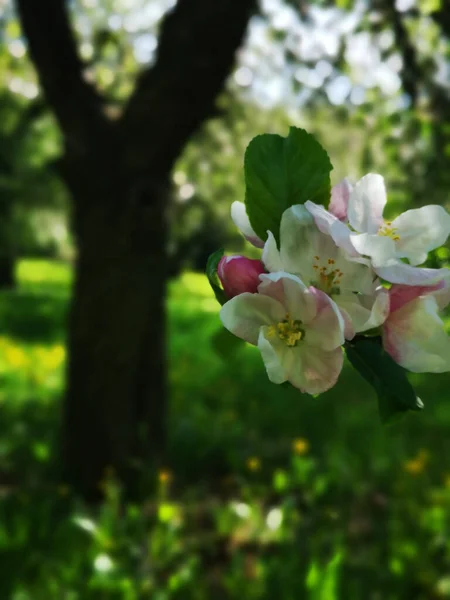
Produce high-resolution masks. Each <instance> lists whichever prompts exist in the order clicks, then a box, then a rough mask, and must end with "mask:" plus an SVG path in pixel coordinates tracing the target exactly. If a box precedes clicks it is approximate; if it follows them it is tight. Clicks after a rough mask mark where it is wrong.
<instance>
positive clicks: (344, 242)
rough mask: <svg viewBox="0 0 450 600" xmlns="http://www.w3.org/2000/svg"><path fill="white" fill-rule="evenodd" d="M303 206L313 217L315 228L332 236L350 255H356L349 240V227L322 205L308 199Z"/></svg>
mask: <svg viewBox="0 0 450 600" xmlns="http://www.w3.org/2000/svg"><path fill="white" fill-rule="evenodd" d="M304 206H305V208H306V209H307V210H308V212H309V213H311V215H312V216H313V217H314V221H315V223H316V225H317V228H318V229H319V231H321V232H322V233H324V234H326V235H329V236H331V237H332V239H333V241H334V243H335V244H336V245H337V246H339V248H344V249H345V250H346V251H347V252H348V253H349V254H350V255H356V254H357V253H356V252H355V249H354V248H353V245H352V243H351V241H350V229H349V228H348V227H347V225H345V224H344V223H342V222H341V221H340V220H339V219H338V218H337V217H336V216H335V215H333V214H331V213H330V212H329V211H327V210H325V209H324V207H323V206H320V205H319V204H314V202H311V201H310V200H308V201H307V202H305V205H304Z"/></svg>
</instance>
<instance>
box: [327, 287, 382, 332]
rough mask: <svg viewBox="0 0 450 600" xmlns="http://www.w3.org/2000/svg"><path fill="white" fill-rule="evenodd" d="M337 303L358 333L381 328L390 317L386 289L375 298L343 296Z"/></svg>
mask: <svg viewBox="0 0 450 600" xmlns="http://www.w3.org/2000/svg"><path fill="white" fill-rule="evenodd" d="M336 303H337V304H338V306H339V308H341V309H344V310H345V311H346V312H347V314H348V315H349V317H350V319H351V322H352V325H353V328H354V330H355V332H356V333H360V332H362V331H368V330H369V329H373V328H374V327H379V326H380V325H382V324H383V323H384V322H385V321H386V319H387V317H388V315H389V293H388V290H386V289H384V288H380V289H379V290H378V291H377V293H376V294H375V295H374V296H367V295H360V294H341V295H340V296H337V297H336ZM346 337H347V336H346ZM347 339H348V338H347Z"/></svg>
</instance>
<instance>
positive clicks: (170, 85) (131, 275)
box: [16, 0, 256, 498]
mask: <svg viewBox="0 0 450 600" xmlns="http://www.w3.org/2000/svg"><path fill="white" fill-rule="evenodd" d="M16 5H17V8H18V12H19V15H20V21H21V24H22V27H23V31H24V33H25V35H26V37H27V40H28V46H29V50H30V55H31V58H32V60H33V62H34V64H35V66H36V68H37V71H38V73H39V80H40V83H41V85H42V88H43V90H44V92H45V95H46V99H47V101H48V102H49V104H50V105H51V107H52V108H53V110H54V113H55V116H56V118H57V120H58V123H59V125H60V127H61V131H62V133H63V139H64V143H65V150H66V154H65V159H64V160H63V161H62V163H61V167H62V171H63V176H64V178H65V180H66V183H67V185H68V187H69V188H70V191H71V193H72V199H73V206H74V209H75V231H76V237H77V243H78V252H79V255H78V261H77V266H76V281H75V289H74V294H73V306H72V313H71V322H70V331H69V364H68V373H67V377H68V381H67V385H68V391H67V397H66V403H65V412H64V423H65V431H64V438H63V439H64V454H65V464H66V466H67V475H68V478H69V481H70V482H71V483H73V484H74V485H75V486H76V488H77V489H78V491H80V492H81V493H83V494H84V495H85V496H86V497H88V498H89V497H95V496H97V495H98V483H99V481H100V480H101V479H102V478H103V476H104V471H105V468H106V467H108V466H109V467H113V468H114V469H115V470H116V471H117V472H118V474H119V476H120V477H121V479H122V480H124V481H125V482H126V483H127V484H128V485H127V489H128V490H130V489H132V488H131V485H130V484H131V482H132V481H133V480H135V479H136V478H135V477H134V471H135V469H136V467H139V465H146V466H148V465H149V461H150V459H151V458H152V457H153V461H152V463H153V464H155V462H157V460H155V458H154V457H157V456H158V455H161V452H162V449H163V447H164V432H165V410H166V395H165V392H166V390H165V375H166V370H165V364H164V363H165V351H164V340H165V331H164V322H165V318H164V300H165V281H166V276H167V266H166V256H165V252H166V227H165V218H164V204H165V202H164V201H165V197H166V192H167V183H168V181H169V173H170V172H171V169H172V167H173V165H174V163H175V161H176V159H177V158H178V156H179V155H180V153H181V151H182V149H183V148H184V146H185V145H186V143H187V142H188V140H189V138H190V137H191V135H192V134H193V133H194V132H195V131H196V130H197V129H198V127H200V125H201V124H202V123H203V122H204V121H205V120H206V119H208V118H210V117H211V116H213V115H214V114H216V109H215V99H216V97H217V94H218V93H219V92H220V90H221V89H222V87H223V84H224V81H225V78H226V76H227V75H228V73H229V72H230V69H231V68H232V65H233V63H234V54H235V51H236V49H237V48H238V47H239V45H240V43H241V41H242V38H243V35H244V32H245V29H246V25H247V22H248V19H249V18H250V16H251V14H252V13H253V11H254V10H255V9H256V0H214V1H212V0H178V2H177V3H176V5H175V7H174V9H173V10H171V11H169V12H168V14H167V16H166V18H165V19H164V21H163V23H162V25H161V32H160V36H159V43H158V56H157V59H156V62H155V64H154V65H153V66H152V67H151V68H149V69H147V70H146V71H144V72H143V73H142V74H141V76H140V77H139V78H138V81H137V83H136V87H135V90H134V92H133V93H132V94H131V96H130V97H129V99H128V101H127V102H126V104H125V105H124V107H123V112H122V114H121V116H120V118H118V119H112V118H111V117H109V116H108V115H107V111H106V110H105V104H106V103H105V99H104V98H102V97H101V96H100V94H99V92H98V90H97V89H96V87H95V86H94V85H92V84H91V83H89V81H88V78H87V77H86V69H85V67H86V65H85V64H84V63H83V61H82V60H81V58H80V56H79V55H78V50H77V43H76V40H75V36H74V34H73V31H72V28H71V26H70V20H69V15H68V12H67V3H66V2H65V1H64V0H47V1H46V2H37V1H36V0H16Z"/></svg>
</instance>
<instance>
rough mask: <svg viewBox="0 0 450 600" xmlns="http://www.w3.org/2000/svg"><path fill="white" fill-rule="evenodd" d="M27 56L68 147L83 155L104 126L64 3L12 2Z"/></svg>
mask: <svg viewBox="0 0 450 600" xmlns="http://www.w3.org/2000/svg"><path fill="white" fill-rule="evenodd" d="M15 3H16V7H17V10H18V13H19V16H20V21H21V24H22V29H23V32H24V34H25V36H26V38H27V40H28V45H29V52H30V56H31V58H32V60H33V63H34V65H35V67H36V69H37V72H38V75H39V80H40V84H41V86H42V89H43V91H44V94H45V96H46V99H47V101H48V103H49V104H50V106H51V108H52V109H53V111H54V112H55V115H56V118H57V119H58V122H59V124H60V127H61V129H62V131H63V133H64V135H65V142H66V145H67V147H68V148H70V149H71V150H72V151H74V152H76V153H78V152H80V153H83V151H84V150H85V148H86V146H87V145H88V144H89V143H90V142H91V141H92V140H95V138H96V135H97V134H98V133H99V130H100V129H103V128H104V126H105V124H106V123H107V120H106V118H105V117H104V115H103V113H102V110H101V98H100V96H99V95H98V94H97V92H96V91H95V90H94V88H93V87H92V86H91V85H90V84H89V83H88V82H87V81H86V80H85V79H84V77H83V68H84V65H83V62H82V61H81V59H80V57H79V56H78V53H77V48H76V43H75V39H74V36H73V32H72V30H71V27H70V23H69V18H68V15H67V10H66V2H65V0H41V1H37V0H15Z"/></svg>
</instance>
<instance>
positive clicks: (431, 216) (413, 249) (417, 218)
mask: <svg viewBox="0 0 450 600" xmlns="http://www.w3.org/2000/svg"><path fill="white" fill-rule="evenodd" d="M392 227H393V228H395V229H396V234H397V235H398V236H399V237H400V239H399V240H398V241H397V242H396V244H395V245H396V250H397V257H398V258H408V259H409V261H410V263H411V264H412V265H419V264H421V263H423V262H425V261H426V259H427V255H428V252H429V251H430V250H434V248H438V247H439V246H442V244H445V242H446V240H447V238H448V236H449V234H450V215H449V214H448V212H447V211H446V210H445V208H443V207H442V206H438V205H436V204H430V205H429V206H423V207H422V208H416V209H413V210H407V211H406V212H404V213H402V214H401V215H400V216H398V217H397V218H396V219H395V220H394V221H393V222H392Z"/></svg>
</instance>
